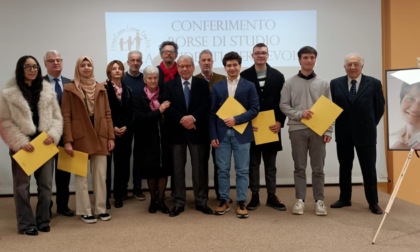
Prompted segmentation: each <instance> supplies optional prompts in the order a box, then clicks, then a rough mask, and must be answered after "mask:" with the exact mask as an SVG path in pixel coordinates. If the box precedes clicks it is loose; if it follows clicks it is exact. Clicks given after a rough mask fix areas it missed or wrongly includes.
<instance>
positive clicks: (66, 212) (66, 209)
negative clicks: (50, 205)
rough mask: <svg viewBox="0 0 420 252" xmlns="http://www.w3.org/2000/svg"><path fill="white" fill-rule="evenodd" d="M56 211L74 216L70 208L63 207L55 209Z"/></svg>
mask: <svg viewBox="0 0 420 252" xmlns="http://www.w3.org/2000/svg"><path fill="white" fill-rule="evenodd" d="M57 213H58V214H61V215H64V216H67V217H73V216H74V212H73V211H72V210H70V208H68V207H67V208H65V209H57Z"/></svg>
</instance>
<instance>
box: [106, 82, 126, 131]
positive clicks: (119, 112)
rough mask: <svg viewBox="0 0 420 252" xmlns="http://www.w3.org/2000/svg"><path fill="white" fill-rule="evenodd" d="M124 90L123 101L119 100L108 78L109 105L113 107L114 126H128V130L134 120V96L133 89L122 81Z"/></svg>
mask: <svg viewBox="0 0 420 252" xmlns="http://www.w3.org/2000/svg"><path fill="white" fill-rule="evenodd" d="M121 85H122V88H123V92H122V95H121V102H120V101H118V99H117V95H116V94H115V90H114V87H113V86H112V83H111V82H110V81H109V80H108V81H107V83H106V85H105V88H106V91H107V93H108V102H109V107H110V108H111V115H112V123H113V125H114V127H118V128H120V127H123V126H126V127H127V129H128V130H131V128H132V122H133V98H132V92H131V89H130V88H129V87H128V86H126V85H125V84H124V83H121Z"/></svg>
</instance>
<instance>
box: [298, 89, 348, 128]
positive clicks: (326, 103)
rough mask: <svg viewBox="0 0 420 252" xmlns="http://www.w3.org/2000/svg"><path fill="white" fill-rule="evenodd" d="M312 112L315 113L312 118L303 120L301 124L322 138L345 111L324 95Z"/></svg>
mask: <svg viewBox="0 0 420 252" xmlns="http://www.w3.org/2000/svg"><path fill="white" fill-rule="evenodd" d="M311 111H312V112H314V114H313V115H312V118H311V119H304V118H302V120H301V122H302V123H303V124H305V125H306V126H308V127H309V128H310V129H311V130H313V131H315V133H317V134H318V135H320V136H322V135H323V134H324V133H325V131H327V129H328V127H330V126H331V124H333V122H334V121H335V119H337V117H338V116H339V115H340V114H341V112H343V109H342V108H340V107H339V106H337V105H336V104H335V103H334V102H332V101H331V100H330V99H328V98H327V97H325V96H323V95H322V96H321V97H319V99H318V100H317V101H316V102H315V104H314V105H313V106H312V108H311Z"/></svg>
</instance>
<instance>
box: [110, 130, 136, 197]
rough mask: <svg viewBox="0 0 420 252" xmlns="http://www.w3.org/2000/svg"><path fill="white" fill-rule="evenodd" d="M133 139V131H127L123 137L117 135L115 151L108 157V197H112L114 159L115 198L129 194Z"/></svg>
mask: <svg viewBox="0 0 420 252" xmlns="http://www.w3.org/2000/svg"><path fill="white" fill-rule="evenodd" d="M132 140H133V133H132V132H131V131H127V132H126V133H125V134H124V135H123V136H122V137H115V148H114V151H113V152H112V153H111V155H109V156H108V157H107V170H106V194H107V198H108V199H109V198H111V183H112V182H111V181H112V170H111V169H112V160H113V161H114V162H113V163H114V180H113V182H114V183H113V192H114V199H118V200H121V199H122V198H123V197H124V196H126V195H127V186H128V180H129V179H130V159H131V149H132V147H131V143H132Z"/></svg>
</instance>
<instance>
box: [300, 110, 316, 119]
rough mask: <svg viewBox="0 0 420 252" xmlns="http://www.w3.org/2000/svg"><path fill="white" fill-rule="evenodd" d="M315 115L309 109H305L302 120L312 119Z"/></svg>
mask: <svg viewBox="0 0 420 252" xmlns="http://www.w3.org/2000/svg"><path fill="white" fill-rule="evenodd" d="M313 114H314V112H312V111H310V110H309V109H305V110H304V111H303V112H302V118H305V119H311V118H312V115H313Z"/></svg>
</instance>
